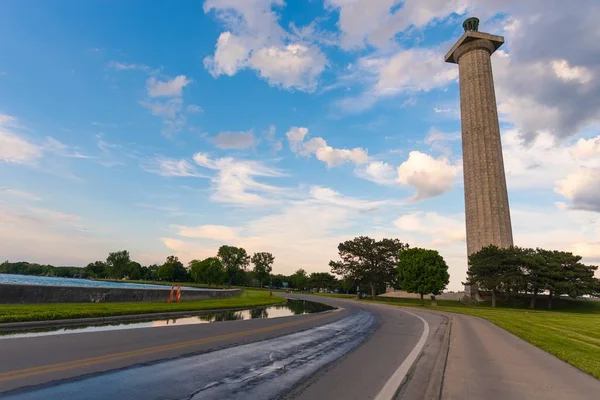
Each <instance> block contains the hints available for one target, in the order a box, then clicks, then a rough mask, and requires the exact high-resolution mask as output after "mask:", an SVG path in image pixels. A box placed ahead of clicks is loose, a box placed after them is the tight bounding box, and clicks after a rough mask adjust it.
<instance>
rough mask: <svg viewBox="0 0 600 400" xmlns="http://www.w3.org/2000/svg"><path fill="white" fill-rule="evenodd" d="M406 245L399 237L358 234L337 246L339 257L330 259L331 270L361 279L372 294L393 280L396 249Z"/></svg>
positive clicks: (403, 247)
mask: <svg viewBox="0 0 600 400" xmlns="http://www.w3.org/2000/svg"><path fill="white" fill-rule="evenodd" d="M406 248H408V245H406V244H404V243H402V242H401V241H399V240H398V239H382V240H375V239H372V238H370V237H368V236H359V237H356V238H354V239H352V240H347V241H345V242H342V243H340V244H339V246H338V254H339V256H340V258H341V259H342V260H341V261H330V262H329V266H330V267H331V272H333V273H334V274H338V275H341V276H342V277H343V278H349V279H352V280H356V281H361V282H364V283H365V284H367V285H369V287H370V288H371V296H372V297H373V298H375V295H376V294H377V293H376V289H377V288H378V287H385V286H386V285H389V286H395V284H396V276H397V273H396V265H397V263H398V253H399V252H400V251H401V250H403V249H406Z"/></svg>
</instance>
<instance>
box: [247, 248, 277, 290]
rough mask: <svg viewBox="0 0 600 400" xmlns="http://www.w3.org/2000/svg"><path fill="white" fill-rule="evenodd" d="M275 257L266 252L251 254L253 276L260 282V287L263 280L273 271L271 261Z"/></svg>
mask: <svg viewBox="0 0 600 400" xmlns="http://www.w3.org/2000/svg"><path fill="white" fill-rule="evenodd" d="M274 261H275V257H273V254H271V253H267V252H261V253H254V254H253V255H252V264H254V276H255V277H256V279H258V281H259V282H260V287H263V282H266V281H267V280H268V279H269V276H270V275H271V272H272V271H273V262H274Z"/></svg>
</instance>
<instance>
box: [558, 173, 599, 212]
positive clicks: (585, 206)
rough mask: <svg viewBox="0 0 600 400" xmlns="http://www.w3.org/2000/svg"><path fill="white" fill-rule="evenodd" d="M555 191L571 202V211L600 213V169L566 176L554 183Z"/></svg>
mask: <svg viewBox="0 0 600 400" xmlns="http://www.w3.org/2000/svg"><path fill="white" fill-rule="evenodd" d="M555 191H556V192H557V193H558V194H561V195H563V196H564V197H566V198H567V199H569V200H571V206H570V208H572V209H576V210H587V211H597V212H600V195H599V194H600V168H593V169H592V168H589V169H583V168H582V169H580V170H579V171H577V172H575V173H572V174H569V175H567V176H566V177H565V178H564V179H561V180H559V181H557V182H556V187H555Z"/></svg>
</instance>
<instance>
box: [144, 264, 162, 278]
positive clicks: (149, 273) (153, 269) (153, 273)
mask: <svg viewBox="0 0 600 400" xmlns="http://www.w3.org/2000/svg"><path fill="white" fill-rule="evenodd" d="M158 268H159V267H158V265H156V264H152V265H150V266H148V268H147V270H145V271H144V279H146V280H150V281H156V280H158Z"/></svg>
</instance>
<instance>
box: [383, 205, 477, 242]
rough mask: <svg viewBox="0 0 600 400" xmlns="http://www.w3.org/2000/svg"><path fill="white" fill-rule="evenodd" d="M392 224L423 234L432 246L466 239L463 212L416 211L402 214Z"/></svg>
mask: <svg viewBox="0 0 600 400" xmlns="http://www.w3.org/2000/svg"><path fill="white" fill-rule="evenodd" d="M394 225H395V226H396V227H397V228H398V229H400V230H402V231H406V232H414V233H418V234H421V235H425V236H426V237H427V240H430V241H431V245H432V246H434V247H436V246H445V245H448V244H451V243H454V242H464V241H465V239H466V234H465V232H466V231H465V217H464V214H460V215H452V216H444V215H440V214H438V213H437V212H421V211H418V212H415V213H412V214H406V215H402V216H401V217H400V218H398V219H396V220H395V221H394Z"/></svg>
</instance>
